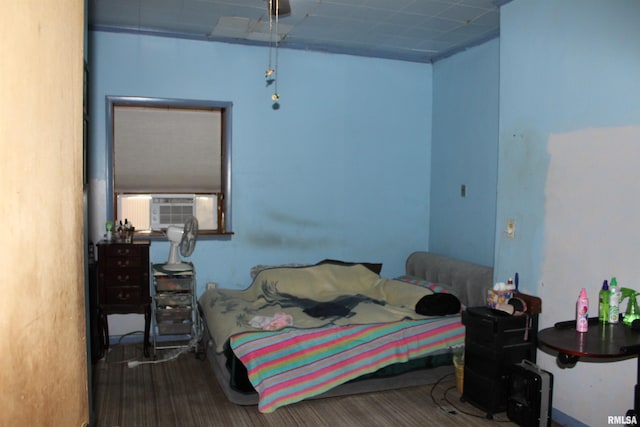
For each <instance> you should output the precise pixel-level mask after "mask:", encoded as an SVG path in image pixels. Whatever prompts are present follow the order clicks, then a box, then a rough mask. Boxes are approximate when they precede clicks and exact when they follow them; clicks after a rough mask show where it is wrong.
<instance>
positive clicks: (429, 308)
mask: <svg viewBox="0 0 640 427" xmlns="http://www.w3.org/2000/svg"><path fill="white" fill-rule="evenodd" d="M461 307H462V306H461V304H460V300H459V299H458V298H457V297H456V296H455V295H453V294H448V293H439V294H431V295H425V296H423V297H422V298H420V301H418V303H417V304H416V313H418V314H422V315H423V316H445V315H447V314H457V313H460V308H461Z"/></svg>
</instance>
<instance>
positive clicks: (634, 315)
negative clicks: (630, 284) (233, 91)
mask: <svg viewBox="0 0 640 427" xmlns="http://www.w3.org/2000/svg"><path fill="white" fill-rule="evenodd" d="M620 294H621V295H622V298H620V303H622V301H624V299H625V298H627V297H628V298H629V301H628V302H627V311H625V313H624V315H623V317H622V323H624V324H625V325H627V326H631V324H632V323H633V321H634V320H636V319H640V309H638V301H637V300H636V297H637V296H638V295H640V293H638V292H636V291H635V290H633V289H629V288H622V289H620Z"/></svg>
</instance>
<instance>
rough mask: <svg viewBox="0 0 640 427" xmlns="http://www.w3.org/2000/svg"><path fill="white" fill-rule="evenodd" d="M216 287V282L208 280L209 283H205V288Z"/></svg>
mask: <svg viewBox="0 0 640 427" xmlns="http://www.w3.org/2000/svg"><path fill="white" fill-rule="evenodd" d="M217 287H218V284H217V283H215V282H209V283H207V290H209V289H215V288H217Z"/></svg>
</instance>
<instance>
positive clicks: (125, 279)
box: [118, 274, 129, 282]
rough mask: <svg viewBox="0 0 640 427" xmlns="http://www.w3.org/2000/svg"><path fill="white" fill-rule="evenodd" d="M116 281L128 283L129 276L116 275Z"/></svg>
mask: <svg viewBox="0 0 640 427" xmlns="http://www.w3.org/2000/svg"><path fill="white" fill-rule="evenodd" d="M118 281H120V282H127V281H129V275H128V274H127V275H126V276H122V275H120V274H118Z"/></svg>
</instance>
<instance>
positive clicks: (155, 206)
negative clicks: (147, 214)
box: [151, 194, 195, 230]
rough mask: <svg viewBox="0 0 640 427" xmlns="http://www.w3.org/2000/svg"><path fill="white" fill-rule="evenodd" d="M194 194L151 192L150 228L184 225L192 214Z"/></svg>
mask: <svg viewBox="0 0 640 427" xmlns="http://www.w3.org/2000/svg"><path fill="white" fill-rule="evenodd" d="M194 206H195V195H193V194H188V195H182V194H153V195H152V196H151V229H153V230H159V229H165V228H167V227H168V226H170V225H184V223H185V221H186V220H187V218H189V217H190V216H192V215H194V211H195V209H194Z"/></svg>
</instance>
